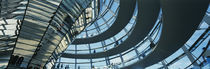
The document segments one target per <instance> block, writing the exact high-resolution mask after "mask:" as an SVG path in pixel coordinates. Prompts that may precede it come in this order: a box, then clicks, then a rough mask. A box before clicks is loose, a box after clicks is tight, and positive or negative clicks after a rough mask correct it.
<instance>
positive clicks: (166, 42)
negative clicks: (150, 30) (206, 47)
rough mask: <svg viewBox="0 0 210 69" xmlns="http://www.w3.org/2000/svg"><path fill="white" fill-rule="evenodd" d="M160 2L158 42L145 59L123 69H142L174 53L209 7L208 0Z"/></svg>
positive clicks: (188, 36)
mask: <svg viewBox="0 0 210 69" xmlns="http://www.w3.org/2000/svg"><path fill="white" fill-rule="evenodd" d="M160 2H161V5H162V9H163V30H162V35H161V37H160V41H159V42H158V44H157V45H156V47H155V48H154V49H153V51H152V52H151V53H150V54H148V55H147V56H146V57H145V58H143V59H142V60H140V61H138V62H137V63H135V64H133V65H130V66H127V67H125V68H124V69H141V68H142V69H143V68H145V67H148V66H150V65H152V64H155V63H158V62H160V61H162V60H163V59H165V58H167V57H168V56H170V55H171V54H173V53H174V52H176V51H177V50H178V49H179V48H181V47H182V46H183V45H184V44H185V43H186V41H187V40H188V39H189V38H190V37H191V36H192V34H193V33H194V32H195V30H196V29H197V27H198V26H199V24H200V22H201V20H202V18H203V16H204V15H205V12H206V9H207V8H208V5H209V0H202V1H201V0H170V1H168V0H160ZM177 4H178V5H177Z"/></svg>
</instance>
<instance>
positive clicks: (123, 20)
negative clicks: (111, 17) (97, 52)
mask: <svg viewBox="0 0 210 69" xmlns="http://www.w3.org/2000/svg"><path fill="white" fill-rule="evenodd" d="M135 4H136V0H131V1H127V0H122V1H120V5H119V7H120V9H119V11H118V16H117V18H116V20H115V22H114V23H113V24H112V26H111V27H110V28H108V29H107V30H106V31H104V32H103V33H100V34H99V35H96V36H93V37H88V38H78V39H75V40H74V42H72V44H88V43H95V42H99V41H103V40H106V39H108V38H111V37H112V36H114V35H116V34H117V33H119V32H120V31H121V30H122V29H123V28H125V26H126V25H127V24H128V23H129V21H130V19H131V17H132V16H133V13H134V9H135V6H136V5H135Z"/></svg>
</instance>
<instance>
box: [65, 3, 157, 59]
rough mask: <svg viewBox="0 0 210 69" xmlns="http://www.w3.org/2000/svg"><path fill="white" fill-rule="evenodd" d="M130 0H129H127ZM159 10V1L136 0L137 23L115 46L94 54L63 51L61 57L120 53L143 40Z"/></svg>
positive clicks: (94, 56) (86, 56)
mask: <svg viewBox="0 0 210 69" xmlns="http://www.w3.org/2000/svg"><path fill="white" fill-rule="evenodd" d="M127 1H130V0H127ZM159 11H160V5H159V1H157V0H138V15H137V23H136V25H135V28H134V30H133V31H132V33H131V35H130V36H129V37H128V38H127V39H126V40H125V41H124V42H123V43H121V44H119V45H118V46H117V47H115V48H112V49H110V50H107V51H106V52H99V53H95V54H69V53H64V54H62V57H67V58H77V59H87V58H102V57H108V56H112V55H116V54H119V53H122V52H124V51H126V50H128V49H130V48H132V47H133V46H135V45H136V44H137V43H139V42H140V41H141V40H143V39H144V38H145V37H146V36H147V35H148V33H149V32H150V30H151V29H152V28H153V26H154V24H155V22H156V20H157V18H158V14H159Z"/></svg>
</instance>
